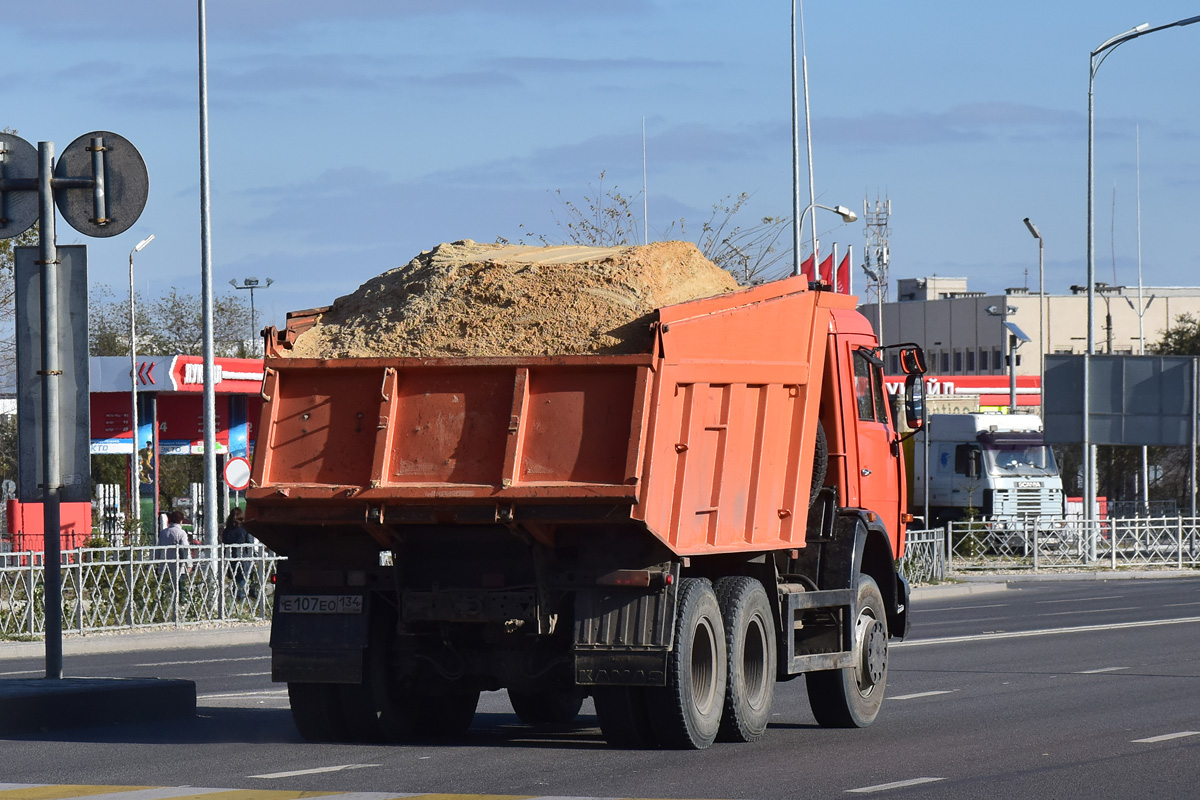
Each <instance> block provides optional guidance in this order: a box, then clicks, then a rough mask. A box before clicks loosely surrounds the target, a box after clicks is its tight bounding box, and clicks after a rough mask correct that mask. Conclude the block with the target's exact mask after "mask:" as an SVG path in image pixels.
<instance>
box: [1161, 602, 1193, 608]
mask: <svg viewBox="0 0 1200 800" xmlns="http://www.w3.org/2000/svg"><path fill="white" fill-rule="evenodd" d="M1182 606H1200V601H1196V602H1194V603H1167V604H1165V605H1164V606H1163V608H1180V607H1182Z"/></svg>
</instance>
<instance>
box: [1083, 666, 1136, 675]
mask: <svg viewBox="0 0 1200 800" xmlns="http://www.w3.org/2000/svg"><path fill="white" fill-rule="evenodd" d="M1123 669H1129V667H1101V668H1100V669H1081V670H1080V671H1079V672H1076V673H1075V674H1076V675H1099V674H1100V673H1101V672H1120V671H1121V670H1123Z"/></svg>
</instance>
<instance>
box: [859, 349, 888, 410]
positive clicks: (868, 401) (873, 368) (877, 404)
mask: <svg viewBox="0 0 1200 800" xmlns="http://www.w3.org/2000/svg"><path fill="white" fill-rule="evenodd" d="M854 399H855V400H856V401H857V403H858V418H859V419H862V420H870V421H872V422H882V423H885V424H886V423H887V421H888V413H887V396H886V394H885V393H884V388H883V361H882V360H880V358H879V357H878V356H876V355H875V354H874V353H873V352H871V351H870V350H869V349H867V348H860V349H858V350H855V351H854Z"/></svg>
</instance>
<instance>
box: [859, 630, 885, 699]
mask: <svg viewBox="0 0 1200 800" xmlns="http://www.w3.org/2000/svg"><path fill="white" fill-rule="evenodd" d="M862 645H863V652H862V663H863V676H864V677H865V678H866V679H867V685H868V686H875V685H877V684H878V683H879V682H880V681H882V680H883V676H884V672H885V670H887V628H886V627H885V626H884V624H883V623H882V622H880V621H879V620H872V621H871V623H870V624H868V625H867V629H866V631H865V632H864V636H863V643H862Z"/></svg>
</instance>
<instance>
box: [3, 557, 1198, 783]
mask: <svg viewBox="0 0 1200 800" xmlns="http://www.w3.org/2000/svg"><path fill="white" fill-rule="evenodd" d="M996 588H997V590H995V591H984V592H980V593H977V594H970V595H962V594H957V593H954V592H948V593H943V594H940V595H939V594H935V595H933V596H928V595H926V596H924V597H922V598H921V599H920V600H919V601H918V602H916V603H915V604H914V609H913V614H914V626H913V633H912V636H910V637H909V639H908V640H907V641H905V642H903V643H893V648H892V651H891V658H892V660H891V672H890V677H889V685H888V700H887V701H886V702H885V704H884V707H883V711H882V713H881V715H880V718H879V719H878V721H877V722H876V723H875V724H874V725H873V726H871V727H870V728H867V729H864V730H825V729H821V728H819V727H817V726H816V724H815V723H814V721H813V719H812V716H811V714H810V713H809V710H808V703H807V700H806V698H805V693H804V687H803V681H802V680H796V681H792V682H789V683H784V684H780V685H779V687H778V691H777V694H776V706H775V719H774V722H773V723H772V726H771V730H770V731H769V732H768V735H767V736H766V738H764V739H763V740H762V741H760V742H758V743H755V744H749V745H732V744H717V745H714V746H713V747H712V748H710V749H709V750H706V751H703V752H698V753H694V752H658V751H648V752H639V751H622V750H613V749H610V748H608V747H607V746H606V745H605V744H604V741H603V739H602V738H601V737H600V734H599V730H598V729H597V728H596V724H595V717H594V715H593V714H592V711H591V706H590V703H589V704H587V705H585V706H584V712H583V714H582V715H581V717H580V718H579V720H578V724H577V725H575V726H572V727H568V728H559V729H555V730H537V729H534V728H530V727H527V726H524V725H522V724H521V723H520V722H519V721H518V720H517V718H516V716H515V715H513V713H512V710H511V708H510V707H509V705H508V702H507V698H506V697H505V695H504V693H502V692H501V693H495V694H487V695H485V696H484V698H483V699H482V701H481V703H480V708H479V713H478V714H477V716H476V719H475V725H474V726H473V728H472V730H471V733H470V734H469V736H468V737H467V738H466V739H465V740H464V741H462V742H460V743H456V744H453V745H420V746H374V745H314V744H307V743H304V742H302V741H301V740H300V738H299V736H298V735H297V734H296V732H295V729H294V728H293V727H292V724H291V719H290V715H289V712H288V706H287V696H286V692H285V691H284V690H283V689H282V687H279V686H276V685H273V684H271V683H270V675H269V665H270V661H269V653H268V649H267V647H266V645H265V644H263V643H259V644H247V645H238V646H229V647H220V646H216V647H212V646H210V647H194V646H189V645H188V644H187V643H186V637H185V638H184V639H183V640H182V641H183V642H184V643H183V644H177V645H174V646H172V647H171V648H170V649H167V650H151V651H143V652H134V653H113V654H102V653H96V654H89V655H74V656H68V657H67V659H66V662H65V664H66V671H67V673H68V674H69V675H71V676H79V677H90V676H118V677H119V676H159V677H179V678H188V679H191V680H194V681H196V684H197V691H198V694H199V705H200V711H199V715H198V716H197V718H196V719H194V720H189V721H185V722H173V723H160V724H148V725H124V726H109V727H103V728H92V729H84V730H76V731H67V732H58V733H54V734H47V735H44V736H40V737H31V738H24V739H16V740H0V781H5V782H8V783H10V784H85V785H124V786H129V785H138V786H146V785H154V786H171V787H176V786H193V787H227V788H238V789H245V790H264V789H271V790H292V791H300V790H307V791H323V792H387V793H394V794H398V793H441V794H499V795H520V796H555V797H661V798H688V797H691V798H764V800H765V799H767V798H797V797H845V796H856V795H858V794H867V793H869V794H874V795H876V796H886V797H900V798H914V797H921V798H926V797H928V798H989V799H993V798H1023V799H1024V798H1031V797H1033V798H1064V799H1071V798H1089V800H1090V799H1092V798H1109V797H1112V798H1127V797H1154V798H1176V797H1178V798H1193V797H1196V796H1197V794H1198V793H1200V790H1198V789H1197V788H1196V787H1197V782H1198V781H1197V779H1198V778H1200V643H1198V638H1200V577H1197V578H1182V579H1157V580H1113V581H1090V580H1089V581H1037V582H1029V583H1019V584H1012V585H1011V586H1010V588H1008V589H1003V588H1002V587H996ZM41 668H42V664H41V660H40V659H39V658H36V657H23V658H15V659H14V658H6V657H4V645H3V644H0V677H35V676H37V675H39V674H40V672H41ZM316 770H321V771H316ZM3 788H4V787H3V786H0V800H2V799H3V798H4V797H5V793H4V791H3ZM183 793H185V794H186V793H187V792H183Z"/></svg>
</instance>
